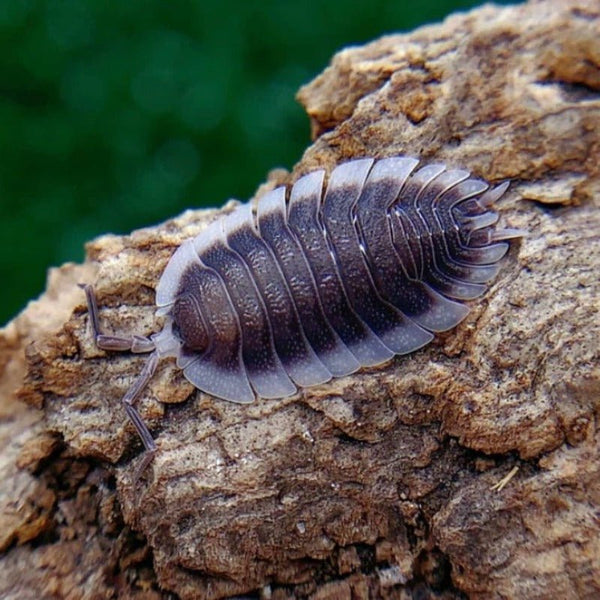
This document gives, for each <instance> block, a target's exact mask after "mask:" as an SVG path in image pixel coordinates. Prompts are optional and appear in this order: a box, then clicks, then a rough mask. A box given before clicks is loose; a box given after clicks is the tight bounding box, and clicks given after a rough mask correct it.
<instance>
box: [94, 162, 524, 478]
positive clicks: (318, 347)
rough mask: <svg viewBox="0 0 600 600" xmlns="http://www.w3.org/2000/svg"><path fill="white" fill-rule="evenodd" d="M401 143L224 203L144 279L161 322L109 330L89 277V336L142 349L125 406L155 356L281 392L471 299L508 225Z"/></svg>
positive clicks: (395, 350)
mask: <svg viewBox="0 0 600 600" xmlns="http://www.w3.org/2000/svg"><path fill="white" fill-rule="evenodd" d="M418 163H419V161H418V160H417V159H415V158H411V157H406V156H396V157H392V158H386V159H380V160H375V159H372V158H363V159H357V160H352V161H350V162H346V163H343V164H341V165H339V166H337V167H336V168H335V169H334V170H333V171H332V172H331V174H330V176H329V180H328V182H327V185H325V171H323V170H318V171H314V172H312V173H309V174H308V175H305V176H303V177H301V178H300V179H298V181H296V183H295V184H294V185H293V186H292V187H291V189H289V194H288V189H286V188H285V187H280V188H277V189H275V190H273V191H271V192H269V193H267V194H266V195H264V196H263V197H262V198H260V200H259V201H258V203H257V205H256V207H253V205H252V204H251V203H247V204H244V205H241V206H239V207H238V208H236V209H235V210H234V211H233V212H232V213H231V214H229V215H227V216H224V217H221V218H219V219H218V220H216V221H215V222H214V223H212V224H211V225H210V226H209V227H208V228H207V229H206V230H205V231H203V232H202V233H200V234H199V235H197V236H196V237H195V238H193V239H190V240H187V241H185V242H184V243H183V244H182V245H181V246H180V247H179V248H178V249H177V250H176V252H175V253H174V254H173V256H172V258H171V260H170V261H169V263H168V265H167V267H166V268H165V270H164V272H163V274H162V276H161V279H160V281H159V283H158V288H157V290H156V303H157V305H158V307H159V308H158V312H157V314H159V315H164V316H165V317H166V319H165V325H164V327H163V329H162V331H161V332H159V333H157V334H154V335H152V336H151V337H150V338H145V337H142V336H130V337H119V336H107V335H104V334H102V333H101V332H100V328H99V322H98V309H97V306H96V301H95V297H94V294H93V291H92V288H91V287H90V286H84V289H85V291H86V296H87V301H88V307H89V312H90V315H91V322H92V326H93V329H94V334H95V339H96V343H97V344H98V345H99V346H100V347H101V348H104V349H107V350H131V351H133V352H147V351H151V352H152V354H151V356H150V358H149V359H148V362H147V363H146V365H145V367H144V369H143V370H142V373H141V374H140V376H139V378H138V379H137V380H136V382H135V383H134V384H133V385H132V387H131V388H130V389H129V391H128V392H127V393H126V395H125V397H124V398H123V402H124V405H125V408H126V410H127V413H128V416H129V418H130V419H131V420H132V422H133V423H134V425H135V427H136V429H137V430H138V432H139V434H140V436H141V438H142V441H143V443H144V445H145V447H146V450H147V451H148V452H147V454H146V457H145V460H144V461H143V465H142V467H141V468H144V467H145V465H146V464H147V462H148V461H149V460H150V459H151V457H152V453H153V452H154V451H155V449H156V447H155V444H154V441H153V439H152V436H151V434H150V432H149V430H148V428H147V427H146V425H145V423H144V422H143V421H142V419H141V417H140V415H139V413H138V411H137V410H136V409H135V407H134V406H133V403H134V401H135V398H136V397H137V396H138V394H139V393H140V392H141V391H142V390H143V388H144V387H145V385H146V384H147V383H148V381H149V379H150V378H151V377H152V374H153V372H154V370H155V368H156V365H157V363H158V360H159V358H162V357H167V356H172V357H175V358H176V359H177V365H178V367H180V368H181V369H183V372H184V374H185V376H186V378H187V379H188V380H189V381H190V382H191V383H192V384H193V385H194V386H196V387H197V388H198V389H200V390H203V391H205V392H208V393H209V394H212V395H214V396H217V397H219V398H224V399H226V400H231V401H234V402H251V401H252V400H254V398H255V396H259V397H264V398H279V397H285V396H289V395H291V394H293V393H295V392H296V391H297V388H298V387H307V386H311V385H316V384H321V383H324V382H326V381H328V380H329V379H331V378H332V377H341V376H344V375H348V374H350V373H353V372H354V371H356V370H358V369H359V368H361V367H367V366H373V365H378V364H381V363H383V362H385V361H387V360H389V359H390V358H391V357H392V356H394V355H395V354H407V353H409V352H412V351H414V350H417V349H418V348H421V347H422V346H424V345H425V344H427V343H428V342H429V341H430V340H431V339H432V338H433V333H434V332H439V331H446V330H448V329H450V328H452V327H454V326H455V325H457V324H458V323H459V322H460V321H461V320H462V319H464V317H465V316H466V315H467V313H468V312H469V309H468V308H467V307H466V306H465V305H464V304H463V303H462V302H460V301H462V300H471V299H473V298H476V297H477V296H480V295H481V294H482V293H484V291H485V290H486V289H487V285H488V283H489V282H490V281H491V280H492V279H493V277H494V276H495V275H496V273H497V271H498V268H499V265H498V261H499V260H500V259H501V258H502V257H503V256H504V255H505V254H506V252H507V250H508V247H509V243H508V242H507V240H510V239H512V238H516V237H520V236H521V235H522V234H523V232H521V231H519V230H516V229H496V228H495V224H496V222H497V220H498V216H497V214H496V213H495V212H493V210H490V209H491V208H492V205H493V204H494V202H495V201H496V200H497V199H498V198H499V197H500V196H501V195H502V194H503V193H504V192H505V190H506V188H507V187H508V184H507V183H504V184H502V185H499V186H498V187H496V188H493V189H488V184H486V183H485V182H483V181H481V180H478V179H472V178H470V177H469V172H468V171H464V170H458V169H450V170H448V169H446V167H445V165H443V164H439V163H438V164H429V165H426V166H424V167H421V168H420V169H419V170H415V169H416V167H417V165H418Z"/></svg>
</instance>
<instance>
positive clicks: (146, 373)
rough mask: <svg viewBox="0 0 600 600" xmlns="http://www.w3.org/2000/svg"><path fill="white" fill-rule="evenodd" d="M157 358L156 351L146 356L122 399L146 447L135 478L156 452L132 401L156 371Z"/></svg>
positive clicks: (146, 427)
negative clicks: (143, 363)
mask: <svg viewBox="0 0 600 600" xmlns="http://www.w3.org/2000/svg"><path fill="white" fill-rule="evenodd" d="M158 358H159V357H158V352H153V353H152V354H151V355H150V356H149V357H148V360H147V361H146V364H145V365H144V368H143V369H142V372H141V373H140V375H139V377H138V378H137V379H136V380H135V382H134V383H133V385H132V386H131V387H130V388H129V389H128V390H127V392H126V393H125V395H124V396H123V400H122V402H123V405H124V406H125V411H126V412H127V416H128V417H129V420H130V421H131V422H132V423H133V425H134V427H135V428H136V430H137V432H138V434H139V436H140V438H141V440H142V443H143V444H144V448H145V449H146V453H145V454H144V457H143V458H142V462H141V463H140V465H139V467H138V468H137V471H136V476H135V479H136V480H137V479H139V477H140V475H141V474H142V473H143V472H144V471H145V470H146V467H147V466H148V465H149V464H150V463H151V462H152V459H153V458H154V453H155V452H156V444H155V443H154V439H153V438H152V434H151V433H150V430H149V429H148V426H147V425H146V423H144V420H143V419H142V417H141V415H140V413H139V412H138V410H137V408H136V407H135V406H134V403H135V401H136V399H137V397H138V396H139V394H140V393H141V392H142V390H143V389H144V388H145V387H146V386H147V385H148V382H149V381H150V379H151V378H152V375H154V371H156V365H158Z"/></svg>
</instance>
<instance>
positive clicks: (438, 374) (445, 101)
mask: <svg viewBox="0 0 600 600" xmlns="http://www.w3.org/2000/svg"><path fill="white" fill-rule="evenodd" d="M599 33H600V6H599V5H598V3H597V2H596V1H592V0H588V1H585V0H579V1H572V2H566V1H565V0H554V1H544V2H530V3H528V4H525V5H522V6H517V7H507V8H497V7H492V6H485V7H483V8H480V9H477V10H475V11H473V12H471V13H467V14H460V15H455V16H452V17H450V18H448V19H447V20H446V21H445V22H444V23H442V24H441V25H436V26H431V27H426V28H422V29H419V30H417V31H415V32H414V33H411V34H407V35H394V36H388V37H385V38H382V39H380V40H377V41H375V42H373V43H371V44H369V45H366V46H364V47H361V48H351V49H347V50H344V51H342V52H340V53H339V54H338V55H337V56H336V57H334V59H333V62H332V64H331V66H330V67H329V68H328V69H326V70H325V72H324V73H323V74H322V75H320V76H319V77H318V78H317V79H316V80H315V81H313V82H312V83H311V84H309V85H308V86H306V87H304V88H302V90H301V91H300V94H299V98H300V100H301V102H302V103H303V104H304V106H305V107H306V109H307V112H308V114H309V115H310V118H311V120H312V128H313V132H314V134H315V136H318V137H317V139H316V140H315V142H314V144H313V145H312V146H311V147H310V148H309V149H308V150H307V151H306V153H305V155H304V157H303V159H302V161H301V162H300V163H299V164H298V165H297V167H296V168H295V170H294V173H293V174H291V175H286V174H285V173H284V172H282V171H277V173H274V174H273V176H272V177H271V181H270V185H274V184H275V182H277V183H286V182H290V181H293V179H294V178H295V177H297V176H298V175H299V174H300V173H304V172H307V171H309V170H311V169H312V168H315V167H317V166H326V167H332V166H333V165H334V164H335V163H337V162H339V161H341V160H343V159H346V158H350V157H355V156H362V155H369V156H390V155H394V154H399V153H407V154H412V155H416V156H420V157H422V158H424V159H431V160H443V161H445V162H447V163H450V164H452V165H455V166H462V167H465V168H469V169H470V170H471V171H472V172H473V173H474V174H475V175H477V176H481V177H484V178H486V179H488V180H490V181H494V182H498V181H501V180H503V179H507V178H510V179H513V183H512V185H511V189H510V191H509V193H508V194H507V196H506V197H505V199H503V200H502V201H501V202H500V207H499V208H500V212H501V219H502V220H503V222H505V223H507V224H509V225H510V226H514V227H521V228H524V229H527V230H528V231H529V232H530V235H529V237H527V238H526V239H524V240H523V241H522V243H520V244H517V245H516V247H515V249H514V250H513V251H512V252H511V253H510V255H509V257H508V258H507V259H506V261H505V264H504V267H503V269H502V271H501V273H500V275H499V277H498V278H497V280H496V282H495V283H494V285H493V286H492V288H491V290H490V291H489V293H488V294H486V296H485V297H484V298H482V299H478V300H475V301H473V302H472V312H471V313H470V314H469V316H468V318H467V319H466V320H465V321H464V322H463V323H462V324H461V325H460V326H459V327H457V328H456V329H455V330H453V331H451V332H448V333H446V334H444V335H442V336H438V337H437V339H436V340H435V341H434V342H433V343H432V344H431V345H430V346H428V347H426V348H425V349H423V350H421V351H419V352H416V353H414V354H412V355H410V356H407V357H401V358H396V359H394V360H393V361H391V362H390V363H389V364H387V365H385V366H383V367H380V368H377V369H369V370H364V371H362V372H360V373H358V374H356V375H353V376H350V377H346V378H342V379H338V380H334V381H332V382H330V383H328V384H325V385H322V386H318V387H315V388H311V389H308V390H303V391H302V392H301V393H300V394H298V395H297V396H295V397H293V398H289V399H286V400H269V401H265V400H263V401H260V402H256V403H254V404H251V405H247V406H240V405H236V404H232V403H228V402H224V401H220V400H216V399H214V398H211V397H209V396H207V395H206V394H203V393H200V392H198V391H196V390H194V388H193V387H192V386H191V385H190V384H189V383H187V382H186V381H185V380H184V378H183V377H182V375H181V373H180V372H179V371H178V370H177V369H176V368H175V367H174V365H173V364H172V362H170V361H164V362H163V363H161V365H160V366H159V369H158V372H157V374H156V375H155V377H154V378H153V380H152V382H151V384H150V386H149V387H148V389H147V390H146V392H145V394H144V395H143V398H142V399H141V401H140V405H139V407H140V411H141V413H142V415H143V416H144V418H145V419H146V420H147V422H148V423H149V425H150V426H151V428H152V431H153V433H154V435H155V438H156V442H157V446H158V453H157V455H156V458H155V460H154V462H153V464H152V465H151V467H150V468H149V469H148V471H147V472H146V473H145V476H144V477H143V478H142V479H141V480H140V481H138V482H137V483H136V482H134V473H135V468H136V466H137V465H138V463H139V460H140V443H139V441H138V439H137V437H136V435H135V432H134V431H133V430H132V427H131V426H130V425H129V424H128V422H127V421H126V419H125V415H124V411H123V409H122V407H121V405H120V397H121V396H122V394H123V393H124V392H125V390H126V389H127V387H128V386H129V385H130V383H131V382H132V381H133V379H134V378H135V377H136V376H137V374H138V373H139V371H140V369H141V366H142V364H143V360H144V357H143V356H132V355H129V354H108V353H106V352H103V351H100V350H98V349H97V348H96V347H95V346H94V344H93V341H92V339H91V332H90V331H89V326H88V318H87V314H86V311H85V305H84V297H83V293H82V292H81V291H80V290H79V289H78V288H77V287H76V285H75V283H76V282H77V281H87V282H91V283H93V284H94V286H95V288H96V291H97V294H98V300H99V304H100V307H101V320H102V323H103V325H104V326H105V328H106V329H107V330H109V331H114V332H133V331H135V332H139V333H150V332H152V331H157V330H158V329H159V328H160V320H159V319H157V318H156V317H155V316H154V307H153V300H154V288H155V287H156V284H157V282H158V279H159V277H160V274H161V271H162V269H163V268H164V266H165V264H166V262H167V261H168V259H169V256H170V255H171V254H172V252H173V251H174V249H175V248H176V247H177V245H178V244H180V243H181V242H182V241H183V240H184V239H186V238H188V237H191V236H193V235H195V234H196V233H198V232H199V231H201V230H202V229H203V228H204V227H206V225H207V223H208V222H210V221H211V220H212V219H214V218H215V217H216V216H217V215H218V214H222V212H215V211H188V212H186V213H184V214H183V215H181V216H180V217H178V218H176V219H173V220H172V221H169V222H167V223H165V224H163V225H160V226H158V227H156V228H152V229H145V230H142V231H137V232H134V233H133V234H132V235H131V236H126V237H115V236H106V237H103V238H100V239H98V240H95V241H93V242H91V243H90V244H88V247H87V250H88V255H87V259H86V263H85V265H83V266H72V265H71V266H69V265H67V266H64V267H62V268H61V269H60V270H57V271H54V274H53V276H52V277H51V278H50V281H49V286H48V290H47V292H46V294H45V295H44V296H43V297H42V298H41V300H40V301H39V303H34V304H32V305H31V306H30V307H28V308H27V309H26V311H25V312H24V313H23V314H22V315H20V316H19V317H18V318H17V319H16V320H15V321H14V322H13V323H12V324H10V325H9V326H8V327H7V328H6V329H5V330H3V331H2V332H1V335H0V368H1V369H2V370H3V383H2V387H1V388H0V390H1V392H2V394H1V402H2V404H1V410H2V413H3V415H4V416H5V418H4V419H3V420H2V421H0V443H1V444H2V446H1V447H2V453H1V454H0V477H1V480H2V486H1V487H0V507H2V513H1V515H0V549H1V550H3V551H4V553H3V554H2V555H0V582H1V583H0V596H2V597H7V598H28V597H32V598H33V597H35V598H38V597H40V596H42V597H48V596H50V595H51V594H55V595H56V596H59V597H72V598H111V597H115V596H119V597H136V596H139V597H156V598H159V597H169V592H168V591H170V592H173V593H174V594H176V595H177V596H179V597H181V598H198V597H200V598H204V597H205V598H222V597H227V596H230V595H234V594H241V593H246V592H251V591H256V590H260V594H261V596H262V597H264V598H274V599H283V598H296V597H298V598H299V597H308V596H311V597H312V598H315V599H317V598H318V599H330V598H332V599H333V598H367V597H381V598H409V597H421V598H426V597H436V598H446V599H450V598H465V597H468V598H504V599H506V598H525V597H526V598H547V597H550V596H553V597H560V598H567V599H568V598H596V597H598V595H599V594H600V472H599V471H600V466H599V465H600V463H599V458H600V434H599V432H598V425H597V423H598V418H599V414H598V413H599V406H600V366H599V362H600V361H599V356H598V355H599V348H598V339H600V317H599V314H598V313H599V308H600V307H599V306H598V303H599V301H598V297H599V295H598V292H599V288H600V283H599V280H598V279H599V278H598V270H599V267H600V244H599V237H600V213H599V210H598V209H599V206H598V205H599V204H600V203H599V201H598V198H599V194H600V173H599V170H600V163H599V160H598V151H599V148H600V97H599V92H600V35H599ZM230 209H231V206H229V207H225V208H224V209H223V210H230ZM42 311H43V313H42ZM71 313H72V314H71ZM42 314H43V318H42V316H41V315H42ZM24 349H25V353H23V350H24ZM25 371H27V373H26V375H25V379H24V383H23V385H22V386H21V389H20V391H19V396H20V398H21V400H25V401H26V402H27V403H28V404H29V406H25V405H24V404H22V403H19V402H17V401H15V400H14V399H13V398H12V397H11V395H10V390H11V389H14V388H15V387H17V386H18V382H19V381H20V380H21V378H22V377H23V375H24V374H25ZM8 415H10V417H11V418H10V419H8V417H7V416H8ZM515 467H518V470H513V469H514V468H515ZM511 473H512V474H514V476H513V477H512V479H510V480H507V481H506V482H505V486H504V487H503V488H502V489H498V486H497V487H496V488H494V484H496V483H498V482H499V481H501V480H502V479H503V478H504V477H505V476H507V475H508V474H511ZM28 594H29V595H28Z"/></svg>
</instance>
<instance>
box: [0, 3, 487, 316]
mask: <svg viewBox="0 0 600 600" xmlns="http://www.w3.org/2000/svg"><path fill="white" fill-rule="evenodd" d="M475 4H477V2H474V1H468V0H463V1H460V0H421V1H420V2H414V3H413V2H404V1H401V0H388V1H383V0H353V1H352V2H348V1H347V0H329V1H327V2H323V3H316V2H315V3H309V2H300V1H293V0H288V1H284V0H279V1H277V0H263V1H262V2H248V1H244V0H221V1H220V2H211V1H203V0H171V1H165V0H127V1H125V2H106V1H105V0H55V1H51V0H46V1H44V0H2V1H1V2H0V144H1V147H2V152H1V160H0V215H1V222H0V234H1V238H0V239H1V240H2V251H1V252H0V277H1V279H0V281H1V282H2V287H3V293H2V295H1V296H0V324H1V323H4V322H6V321H7V320H8V319H9V318H10V317H12V316H13V315H14V314H15V313H16V312H17V311H19V310H20V309H21V308H22V307H23V306H24V305H25V303H26V301H27V300H28V299H30V298H32V297H35V296H37V295H38V294H39V293H40V292H41V291H42V290H43V288H44V282H45V277H46V270H47V268H48V267H49V266H52V265H59V264H61V263H63V262H65V261H81V260H82V259H83V243H84V242H85V241H86V240H88V239H91V238H93V237H95V236H98V235H100V234H102V233H107V232H112V233H125V232H129V231H130V230H132V229H134V228H138V227H142V226H145V225H150V224H152V223H156V222H160V221H161V220H163V219H165V218H167V217H169V216H174V215H176V214H178V213H179V212H181V211H182V210H183V209H185V208H188V207H200V206H211V205H220V204H222V203H223V201H225V200H226V199H227V198H230V197H236V198H239V199H245V198H247V197H249V196H250V195H251V194H252V193H253V191H254V189H255V188H256V186H257V184H258V183H259V182H261V181H262V180H263V178H264V176H265V173H266V172H267V171H268V170H269V169H271V168H273V167H276V166H284V167H287V168H289V167H291V166H292V165H293V164H294V162H296V161H297V160H298V159H299V158H300V155H301V152H302V150H303V149H304V147H305V146H306V144H307V143H308V141H309V126H308V120H307V118H306V117H305V115H304V113H303V111H302V109H301V107H300V106H299V105H298V104H297V103H296V102H295V100H294V94H295V92H296V90H297V89H298V87H299V86H300V85H301V84H303V83H305V82H307V81H309V80H310V79H311V78H312V77H313V76H314V75H316V74H317V73H319V72H320V71H321V70H322V69H323V68H324V67H325V66H326V64H327V62H328V60H329V58H330V57H331V56H332V54H333V53H334V52H335V51H336V50H338V49H340V48H341V47H343V46H347V45H350V44H357V43H363V42H365V41H368V40H371V39H374V38H376V37H378V36H380V35H382V34H384V33H390V32H395V31H403V30H410V29H412V28H414V27H415V26H417V25H419V24H421V23H425V22H431V21H436V20H440V19H442V18H443V17H444V16H445V15H446V14H448V13H449V12H452V11H454V10H456V9H465V8H469V7H471V6H473V5H475Z"/></svg>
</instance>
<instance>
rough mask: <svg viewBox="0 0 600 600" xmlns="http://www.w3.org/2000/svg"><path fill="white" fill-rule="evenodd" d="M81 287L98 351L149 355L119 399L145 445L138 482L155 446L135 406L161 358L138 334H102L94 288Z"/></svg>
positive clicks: (146, 338) (148, 340) (85, 285)
mask: <svg viewBox="0 0 600 600" xmlns="http://www.w3.org/2000/svg"><path fill="white" fill-rule="evenodd" d="M80 287H81V288H82V289H83V291H84V292H85V297H86V300H87V306H88V312H89V315H90V321H91V324H92V329H93V332H94V341H95V342H96V345H97V346H98V348H100V349H102V350H110V351H121V352H134V353H136V354H140V353H144V352H152V354H150V356H149V357H148V360H147V361H146V364H145V365H144V368H143V369H142V371H141V373H140V374H139V376H138V377H137V379H136V380H135V381H134V382H133V384H132V385H131V387H130V388H129V389H128V390H127V392H126V393H125V395H124V396H123V398H122V402H123V405H124V407H125V412H126V413H127V416H128V417H129V420H130V421H131V422H132V423H133V425H134V427H135V428H136V430H137V432H138V434H139V436H140V438H141V440H142V443H143V444H144V448H145V449H146V452H145V454H144V457H143V458H142V462H141V463H140V466H139V467H138V469H137V471H136V475H135V479H136V480H137V479H138V478H139V477H140V475H141V474H142V473H143V472H144V471H145V469H146V467H147V466H148V465H149V464H150V463H151V462H152V459H153V458H154V454H155V452H156V444H155V442H154V439H153V438H152V434H151V433H150V430H149V429H148V426H147V425H146V423H145V422H144V420H143V419H142V416H141V415H140V413H139V412H138V410H137V408H136V407H135V406H134V404H135V401H136V400H137V398H138V397H139V395H140V394H141V392H142V391H143V390H144V388H145V387H146V386H147V385H148V382H149V381H150V379H151V378H152V375H154V372H155V371H156V366H157V365H158V361H159V358H160V357H159V353H158V352H157V350H156V346H155V344H154V342H153V341H152V340H151V339H150V338H148V337H144V336H141V335H129V336H115V335H106V334H104V333H102V332H101V330H100V320H99V318H98V304H97V302H96V294H95V293H94V289H93V287H92V286H91V285H89V284H80Z"/></svg>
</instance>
